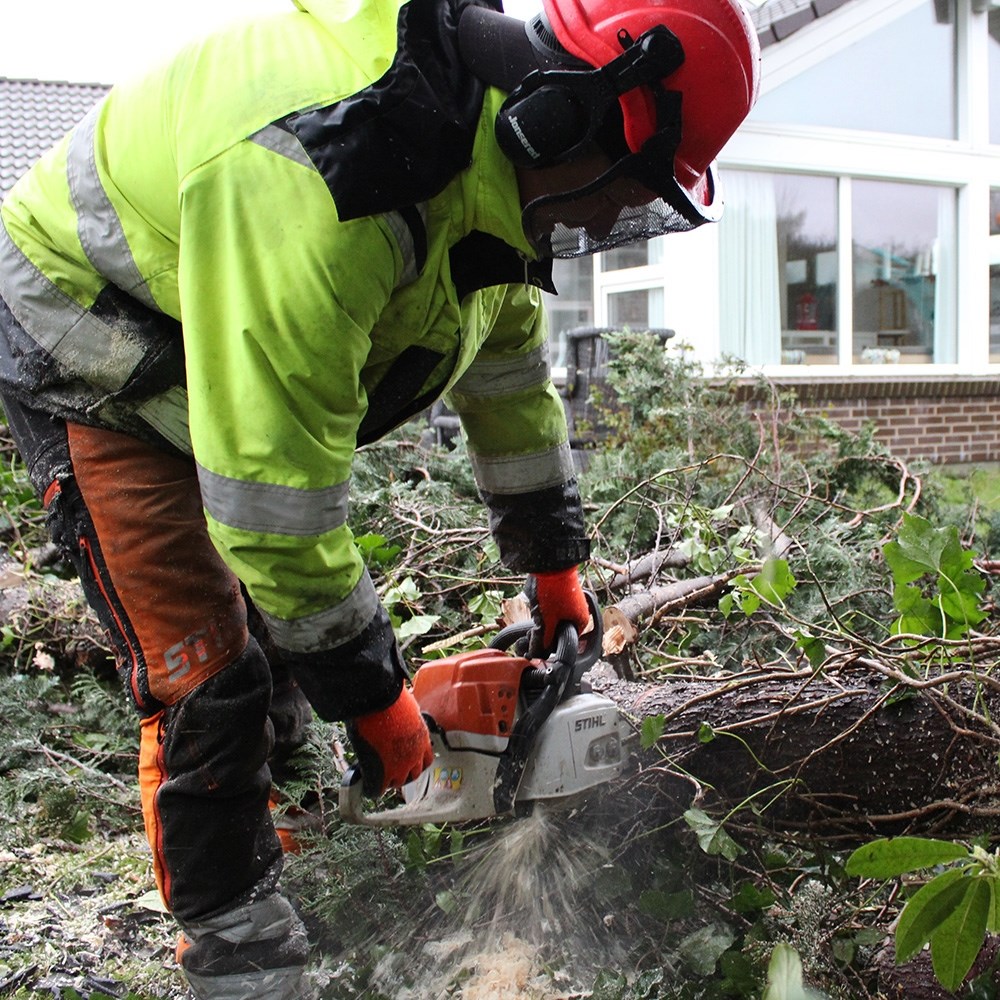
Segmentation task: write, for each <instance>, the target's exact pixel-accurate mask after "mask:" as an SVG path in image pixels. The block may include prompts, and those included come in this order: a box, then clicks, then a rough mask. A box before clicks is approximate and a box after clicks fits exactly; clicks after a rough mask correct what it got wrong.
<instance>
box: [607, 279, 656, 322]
mask: <svg viewBox="0 0 1000 1000" xmlns="http://www.w3.org/2000/svg"><path fill="white" fill-rule="evenodd" d="M608 326H610V327H611V328H612V329H614V330H621V329H624V328H625V327H628V328H629V329H630V330H649V329H651V328H654V327H662V326H663V287H662V286H660V287H657V288H635V289H631V290H628V291H615V292H610V293H609V294H608Z"/></svg>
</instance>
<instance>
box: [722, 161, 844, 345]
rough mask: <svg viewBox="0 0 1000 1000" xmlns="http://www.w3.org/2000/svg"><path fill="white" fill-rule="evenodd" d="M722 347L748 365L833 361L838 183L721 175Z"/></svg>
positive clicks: (735, 173) (744, 173) (742, 173)
mask: <svg viewBox="0 0 1000 1000" xmlns="http://www.w3.org/2000/svg"><path fill="white" fill-rule="evenodd" d="M726 191H727V198H726V214H725V215H724V216H723V219H722V222H721V224H720V240H719V245H720V275H721V283H722V317H721V320H722V350H723V352H725V353H726V354H731V355H734V356H736V357H739V358H742V359H743V360H744V361H747V362H748V363H750V364H778V363H783V364H836V362H837V181H836V178H833V177H810V176H805V175H800V174H766V173H757V172H749V171H728V172H727V173H726Z"/></svg>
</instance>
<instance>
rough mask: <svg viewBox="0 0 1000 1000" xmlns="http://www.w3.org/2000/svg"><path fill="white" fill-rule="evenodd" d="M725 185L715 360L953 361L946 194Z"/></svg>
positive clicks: (834, 185) (789, 180) (892, 188)
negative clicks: (846, 255) (844, 251)
mask: <svg viewBox="0 0 1000 1000" xmlns="http://www.w3.org/2000/svg"><path fill="white" fill-rule="evenodd" d="M725 180H726V214H725V215H724V216H723V219H722V222H721V223H720V224H719V275H720V291H721V295H720V302H721V315H720V338H721V339H720V347H721V349H722V352H723V353H724V354H728V355H732V356H734V357H738V358H742V359H743V360H744V361H746V362H747V363H749V364H751V365H770V364H813V365H817V364H844V365H849V364H877V363H903V364H925V363H930V362H937V363H953V362H954V361H955V360H956V347H957V345H956V335H955V326H956V324H955V285H956V275H955V251H954V247H955V229H956V223H955V215H956V193H955V189H954V188H951V187H936V186H932V185H929V184H910V183H903V182H897V181H874V180H860V179H857V178H851V177H839V178H838V177H823V176H809V175H803V174H772V173H765V172H758V171H738V170H730V171H727V172H726V175H725ZM842 203H843V204H844V205H845V206H846V205H850V206H851V209H850V211H849V212H846V211H842V210H841V208H840V205H841V204H842ZM847 247H850V248H851V257H850V259H849V260H848V261H842V260H841V255H840V253H839V250H840V248H847ZM996 263H997V265H1000V256H998V258H997V261H996ZM845 266H849V271H847V272H846V273H845V272H844V270H843V269H844V267H845ZM848 278H849V279H850V281H848ZM998 280H1000V278H998ZM998 291H1000V288H998Z"/></svg>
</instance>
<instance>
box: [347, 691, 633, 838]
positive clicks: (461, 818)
mask: <svg viewBox="0 0 1000 1000" xmlns="http://www.w3.org/2000/svg"><path fill="white" fill-rule="evenodd" d="M448 741H449V743H451V744H452V746H450V747H449V746H446V745H445V743H444V740H443V739H442V737H441V736H440V734H438V733H433V734H432V737H431V742H432V745H433V748H434V762H433V763H432V764H431V766H430V767H428V768H427V769H426V770H425V771H424V772H423V773H422V774H421V775H420V777H419V778H417V779H416V781H412V782H410V783H409V784H407V785H404V786H403V789H402V793H403V798H404V804H403V805H400V806H398V807H396V808H394V809H383V810H380V811H377V812H371V813H366V812H364V806H363V802H362V797H361V785H360V782H359V781H358V780H356V778H355V777H353V776H352V775H351V774H348V775H347V776H346V777H345V780H344V784H343V785H342V787H341V793H340V810H341V814H342V815H343V817H344V818H345V819H347V820H349V821H351V822H356V823H363V824H365V825H367V826H415V825H419V824H422V823H460V822H465V821H468V820H476V819H486V818H488V817H491V816H496V815H497V814H498V811H499V810H498V809H497V806H496V803H495V799H494V790H495V787H496V785H497V782H498V770H499V769H500V766H501V761H502V758H503V755H504V753H505V751H506V750H507V743H508V741H507V740H505V739H496V738H494V739H491V740H490V741H489V742H490V745H489V746H486V745H485V743H484V741H483V738H482V737H481V736H477V735H476V734H466V733H462V732H450V733H448ZM624 762H625V754H624V751H623V749H622V734H621V720H620V717H619V714H618V706H617V705H616V704H615V703H614V702H613V701H611V700H610V699H609V698H604V697H601V696H600V695H596V694H591V693H585V694H577V695H574V696H572V697H571V698H568V699H567V700H566V701H564V702H562V703H561V704H559V705H557V706H556V707H555V708H554V709H553V711H552V713H551V714H550V715H549V717H548V718H547V719H546V720H545V722H544V723H543V725H542V727H541V729H540V730H539V732H538V735H537V737H536V739H535V742H534V745H533V746H532V749H531V753H530V756H529V757H528V760H527V763H526V765H525V768H524V772H523V775H522V777H521V780H520V783H519V784H518V787H517V793H516V795H515V796H514V801H515V802H516V803H527V802H533V801H536V800H549V801H551V800H555V799H561V798H568V797H570V796H576V795H579V794H580V793H581V792H585V791H587V790H588V789H590V788H593V787H594V786H595V785H600V784H603V783H604V782H606V781H610V780H611V779H612V778H615V777H617V776H618V775H619V774H621V771H622V768H623V766H624Z"/></svg>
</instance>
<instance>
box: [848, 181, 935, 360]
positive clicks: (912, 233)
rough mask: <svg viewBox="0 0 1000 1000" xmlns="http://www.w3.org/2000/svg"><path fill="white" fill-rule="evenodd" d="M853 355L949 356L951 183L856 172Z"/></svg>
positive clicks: (894, 357)
mask: <svg viewBox="0 0 1000 1000" xmlns="http://www.w3.org/2000/svg"><path fill="white" fill-rule="evenodd" d="M851 192H852V194H851V198H852V229H853V242H852V247H853V282H854V285H853V315H854V321H853V327H854V339H853V347H854V361H855V362H862V363H864V362H875V363H878V362H886V361H888V362H903V363H909V364H912V363H929V362H933V361H936V362H939V363H940V362H953V361H954V360H955V330H954V326H955V324H954V319H953V315H954V305H953V302H952V300H951V292H952V289H953V288H954V278H953V275H952V265H953V260H954V252H953V249H952V248H953V247H954V242H955V239H954V230H955V191H954V189H952V188H939V187H932V186H930V185H926V184H902V183H894V182H891V181H867V180H864V181H863V180H855V181H854V182H853V183H852V185H851Z"/></svg>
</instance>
